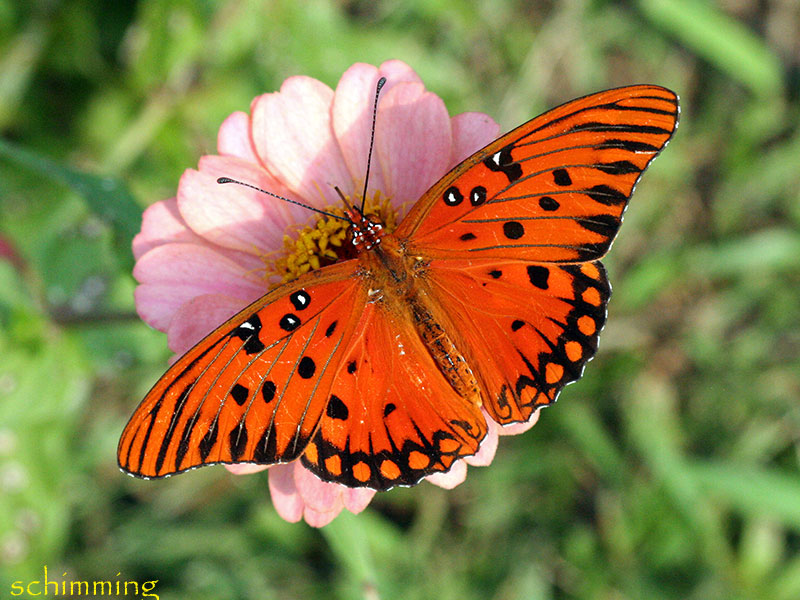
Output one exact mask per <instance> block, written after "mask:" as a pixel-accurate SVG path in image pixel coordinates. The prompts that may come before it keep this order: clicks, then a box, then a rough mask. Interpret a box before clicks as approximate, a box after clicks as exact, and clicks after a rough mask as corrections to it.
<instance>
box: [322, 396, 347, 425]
mask: <svg viewBox="0 0 800 600" xmlns="http://www.w3.org/2000/svg"><path fill="white" fill-rule="evenodd" d="M325 414H326V415H328V416H329V417H330V418H331V419H337V420H339V421H346V420H347V417H349V416H350V411H349V410H348V408H347V405H346V404H345V403H344V402H342V399H341V398H339V396H337V395H336V394H331V399H330V400H328V407H327V408H326V409H325Z"/></svg>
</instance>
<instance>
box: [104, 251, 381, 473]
mask: <svg viewBox="0 0 800 600" xmlns="http://www.w3.org/2000/svg"><path fill="white" fill-rule="evenodd" d="M356 265H357V261H352V260H351V261H346V262H343V263H339V264H337V265H333V266H331V267H327V268H325V269H321V270H318V271H314V272H311V273H309V274H307V275H304V276H303V277H300V278H299V279H297V280H295V281H294V282H291V283H289V284H286V285H284V286H281V287H280V288H277V289H276V290H274V291H272V292H270V293H269V294H267V295H266V296H264V297H262V298H261V299H259V300H257V301H256V302H255V303H253V304H251V305H250V306H248V307H247V308H245V309H244V310H242V311H241V312H240V313H238V314H237V315H235V316H234V317H232V318H231V319H230V320H228V321H227V322H225V323H224V324H222V325H220V326H219V327H218V328H217V329H216V330H215V331H213V332H212V333H211V334H209V335H208V336H206V337H205V338H204V339H203V340H202V341H200V342H199V343H198V344H197V345H196V346H194V348H192V349H191V350H189V352H187V353H186V354H185V355H183V356H182V357H181V358H180V359H179V360H178V361H177V362H176V363H175V364H174V365H172V366H171V367H170V369H169V370H168V371H167V372H166V374H165V375H164V376H163V377H162V378H161V379H160V380H159V381H158V383H156V385H155V386H154V387H153V389H151V390H150V392H149V393H148V394H147V396H146V397H145V398H144V400H143V401H142V403H141V404H140V405H139V407H138V408H137V410H136V412H135V413H134V415H133V416H132V417H131V420H130V421H129V423H128V425H127V426H126V427H125V430H124V431H123V433H122V437H121V438H120V442H119V448H118V461H119V465H120V467H121V468H122V469H123V470H124V471H127V472H128V473H130V474H132V475H137V476H141V477H163V476H165V475H170V474H173V473H180V472H182V471H185V470H187V469H191V468H194V467H198V466H202V465H206V464H213V463H242V462H252V463H259V464H271V463H279V462H288V461H290V460H293V459H295V458H297V457H298V456H299V455H300V454H301V453H302V452H303V451H304V450H305V447H306V445H307V444H308V441H309V440H310V439H311V437H312V436H313V434H314V432H315V431H316V430H317V427H318V426H319V421H320V418H321V417H322V414H323V413H324V411H325V408H326V406H327V403H328V398H329V395H330V394H329V392H328V390H329V389H330V387H331V385H332V384H333V379H334V377H335V376H336V372H337V367H338V365H339V362H340V361H341V360H342V357H343V355H344V351H345V349H346V348H347V347H348V344H347V341H348V340H349V339H350V336H351V335H352V333H353V330H354V328H355V326H356V324H357V323H358V314H359V312H360V308H359V307H363V306H364V303H365V302H366V300H365V297H366V290H365V288H364V286H363V285H361V282H360V281H359V280H358V278H357V277H356V275H355V272H356Z"/></svg>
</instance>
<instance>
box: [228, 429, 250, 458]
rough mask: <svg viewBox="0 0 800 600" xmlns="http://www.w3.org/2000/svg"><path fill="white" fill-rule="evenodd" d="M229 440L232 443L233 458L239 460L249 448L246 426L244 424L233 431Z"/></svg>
mask: <svg viewBox="0 0 800 600" xmlns="http://www.w3.org/2000/svg"><path fill="white" fill-rule="evenodd" d="M228 440H229V442H230V451H231V458H232V459H233V460H239V458H240V457H241V456H242V454H244V451H245V448H246V447H247V428H246V427H245V426H244V422H241V423H239V425H237V426H236V427H234V428H233V429H231V433H230V436H228Z"/></svg>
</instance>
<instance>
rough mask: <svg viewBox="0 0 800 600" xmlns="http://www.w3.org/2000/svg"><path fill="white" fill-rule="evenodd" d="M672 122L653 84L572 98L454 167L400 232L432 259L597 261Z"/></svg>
mask: <svg viewBox="0 0 800 600" xmlns="http://www.w3.org/2000/svg"><path fill="white" fill-rule="evenodd" d="M677 118H678V104H677V96H676V95H675V94H674V93H673V92H671V91H669V90H667V89H664V88H661V87H658V86H649V85H641V86H631V87H627V88H619V89H615V90H608V91H605V92H600V93H597V94H593V95H591V96H586V97H584V98H581V99H578V100H574V101H572V102H568V103H567V104H564V105H562V106H560V107H558V108H556V109H553V110H551V111H549V112H547V113H545V114H544V115H542V116H540V117H537V118H535V119H533V120H531V121H529V122H528V123H526V124H524V125H522V126H520V127H518V128H517V129H514V130H513V131H511V132H509V133H507V134H506V135H504V136H503V137H501V138H499V139H498V140H496V141H495V142H493V143H491V144H489V145H488V146H487V147H486V148H484V149H483V150H480V151H479V152H477V153H476V154H474V155H473V156H472V157H470V158H468V159H467V160H465V161H464V162H463V163H461V164H460V165H458V166H457V167H456V168H455V169H453V171H451V172H450V173H449V174H448V175H446V176H445V177H444V178H442V180H441V181H439V182H438V183H437V184H436V185H434V186H433V187H432V188H431V189H430V190H429V191H428V192H427V193H426V194H425V196H424V197H423V198H422V199H421V200H420V201H419V202H418V203H417V204H416V205H415V206H414V208H413V209H412V211H411V213H409V215H408V217H407V218H406V220H405V221H403V223H402V224H401V225H400V227H399V228H398V230H397V232H396V233H397V235H398V237H404V238H408V240H409V249H410V251H411V252H418V253H419V254H421V255H425V256H429V257H432V258H433V257H456V258H460V257H465V256H469V257H471V258H490V257H491V258H514V259H525V260H531V261H538V262H578V261H581V262H582V261H590V260H595V259H597V258H600V257H601V256H603V254H605V252H606V251H607V250H608V247H609V246H610V244H611V241H612V240H613V238H614V236H615V235H616V233H617V230H618V229H619V225H620V223H621V220H622V214H623V212H624V210H625V207H626V206H627V203H628V199H629V198H630V196H631V193H632V192H633V188H634V186H635V184H636V182H637V181H638V179H639V177H640V176H641V174H642V172H643V171H644V169H645V168H646V167H647V165H648V164H649V163H650V161H651V160H652V159H653V158H655V156H656V155H657V154H658V152H660V151H661V149H662V148H663V147H664V146H665V145H666V143H667V142H668V141H669V139H670V137H671V136H672V134H673V132H674V131H675V127H676V124H677Z"/></svg>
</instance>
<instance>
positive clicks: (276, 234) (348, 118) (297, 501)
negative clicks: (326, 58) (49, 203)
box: [133, 60, 538, 527]
mask: <svg viewBox="0 0 800 600" xmlns="http://www.w3.org/2000/svg"><path fill="white" fill-rule="evenodd" d="M381 76H383V77H385V78H386V79H387V83H386V85H385V87H384V89H383V92H382V95H381V98H380V103H379V105H378V114H377V126H376V131H375V156H374V160H373V163H372V169H371V173H370V179H369V182H370V186H369V191H368V194H367V210H368V211H370V210H371V211H373V212H376V213H378V214H379V215H380V217H381V218H382V219H383V222H384V223H386V224H387V226H390V225H391V224H392V223H395V222H397V221H399V220H400V219H401V218H402V216H403V215H404V213H405V211H406V209H407V208H408V207H410V206H411V205H412V204H413V203H414V202H416V200H417V199H418V198H419V197H420V196H421V195H422V194H423V193H424V192H425V191H426V190H427V189H428V188H429V187H430V186H431V185H432V184H433V183H435V182H436V180H437V179H439V177H441V176H442V175H444V174H445V173H446V172H447V171H448V170H449V169H450V168H451V167H453V166H454V165H456V164H457V163H459V162H460V161H462V160H463V159H464V158H466V157H467V156H469V155H470V154H472V153H473V152H475V151H476V150H478V149H479V148H481V147H483V146H485V145H486V144H488V143H489V142H491V141H492V140H493V139H495V138H496V137H497V134H498V125H497V124H496V123H495V122H494V121H493V120H492V119H491V118H490V117H488V116H487V115H484V114H481V113H465V114H461V115H457V116H454V117H450V116H449V115H448V113H447V109H446V108H445V106H444V103H443V102H442V100H441V99H440V98H439V97H437V96H436V95H435V94H433V93H432V92H429V91H427V90H426V89H425V86H424V85H423V84H422V82H421V80H420V78H419V76H418V75H417V74H416V73H415V72H414V71H413V70H412V69H411V68H410V67H409V66H408V65H406V64H404V63H403V62H400V61H397V60H392V61H388V62H385V63H383V64H382V65H381V66H380V67H378V68H376V67H374V66H372V65H366V64H355V65H353V66H352V67H350V68H349V69H348V70H347V71H346V72H345V73H344V75H343V76H342V78H341V80H340V81H339V84H338V86H337V87H336V90H335V91H334V90H331V89H330V88H329V87H327V86H326V85H325V84H323V83H321V82H319V81H317V80H316V79H312V78H310V77H300V76H298V77H290V78H289V79H287V80H286V81H285V82H284V83H283V85H282V86H281V90H280V92H276V93H271V94H264V95H262V96H259V97H257V98H256V99H255V100H253V102H252V104H251V107H250V114H247V113H244V112H236V113H234V114H232V115H231V116H230V117H228V118H227V119H226V120H225V122H224V123H223V124H222V127H220V131H219V137H218V144H217V145H218V152H219V154H217V155H213V156H204V157H203V158H201V159H200V163H199V166H198V168H197V170H194V169H188V170H187V171H186V172H185V173H184V174H183V176H182V177H181V180H180V183H179V185H178V193H177V197H175V198H170V199H168V200H164V201H161V202H157V203H156V204H153V205H152V206H150V207H149V208H148V209H147V210H146V211H145V213H144V217H143V221H142V230H141V232H140V233H139V234H138V235H137V236H136V238H135V239H134V241H133V252H134V255H135V257H136V267H135V268H134V277H135V278H136V279H137V281H138V282H139V286H138V287H137V289H136V294H135V298H136V308H137V310H138V312H139V315H140V316H141V317H142V319H144V320H145V321H146V322H147V323H148V324H150V325H152V326H153V327H155V328H156V329H159V330H161V331H164V332H166V333H167V341H168V344H169V347H170V349H171V350H173V351H174V352H176V353H177V354H181V353H183V352H185V351H187V350H188V349H189V348H191V346H193V345H194V344H195V343H196V342H198V341H199V340H200V339H201V338H202V337H203V336H204V335H206V334H207V333H208V332H209V331H211V330H212V329H213V328H214V327H215V326H217V325H218V324H219V323H222V322H223V321H225V320H226V319H228V318H229V317H230V316H232V315H233V314H235V313H236V312H238V311H239V310H241V309H242V308H244V307H245V306H246V305H248V304H249V303H251V302H252V301H254V300H256V299H257V298H258V297H260V296H262V295H263V294H265V293H266V292H267V291H268V290H269V289H270V288H271V287H273V286H274V285H275V284H277V283H279V282H281V281H282V280H286V279H290V278H292V277H296V276H297V275H299V274H300V273H302V272H303V271H305V270H308V269H311V268H316V267H318V266H320V265H321V264H325V263H327V262H332V261H334V260H336V259H337V258H338V257H339V256H338V255H337V252H336V251H337V249H338V248H337V243H339V242H340V241H341V240H342V239H343V237H344V230H341V231H339V232H331V231H329V229H330V223H329V221H334V220H333V219H327V220H326V218H324V217H323V218H322V219H320V217H319V215H318V214H316V213H313V212H311V211H309V210H307V209H304V208H301V207H298V206H295V205H292V204H289V203H287V202H282V201H280V200H277V199H275V198H273V197H271V196H268V195H266V194H262V193H259V192H257V191H254V190H252V189H248V188H245V187H242V186H238V185H219V184H218V183H217V182H216V180H217V178H218V177H223V176H225V177H230V178H233V179H238V180H241V181H245V182H247V183H250V184H253V185H256V186H258V187H260V188H263V189H265V190H268V191H270V192H273V193H275V194H279V195H281V196H285V197H287V198H291V199H294V200H297V201H299V202H302V203H305V204H308V205H311V206H314V207H317V208H320V209H324V210H338V211H341V208H342V206H341V199H340V198H339V196H338V195H337V193H336V191H335V189H334V186H338V187H339V189H340V190H341V191H342V192H343V193H344V194H345V195H346V196H348V197H350V198H353V199H355V200H356V201H358V200H360V194H361V188H362V187H363V184H364V176H365V170H366V164H367V152H368V148H369V140H370V128H371V125H372V106H373V99H374V95H375V86H376V84H377V81H378V79H379V78H380V77H381ZM354 203H355V202H354ZM537 415H538V411H537V412H535V413H534V415H533V417H532V419H531V421H530V422H529V423H523V424H519V425H514V426H511V427H505V428H501V427H499V426H498V425H496V424H495V423H494V421H492V420H491V419H490V418H489V417H488V416H487V417H486V419H487V422H488V424H489V433H488V435H487V436H486V439H485V440H484V441H483V443H482V445H481V447H480V450H479V452H478V453H477V454H476V455H474V456H471V457H468V458H466V459H464V460H460V461H457V462H456V463H455V464H454V465H453V467H452V468H451V469H450V471H449V472H447V473H440V474H435V475H431V476H430V477H428V480H429V481H431V482H432V483H434V484H436V485H439V486H442V487H445V488H452V487H455V486H456V485H458V484H459V483H461V482H462V481H463V480H464V478H465V477H466V471H467V464H471V465H487V464H489V463H490V462H491V461H492V459H493V457H494V453H495V450H496V448H497V439H498V434H500V433H502V434H514V433H520V432H521V431H524V430H525V429H528V428H529V427H531V426H532V425H533V423H534V422H535V420H536V417H537ZM227 468H228V470H229V471H231V472H233V473H237V474H243V473H252V472H255V471H258V470H262V469H265V468H269V489H270V493H271V496H272V501H273V503H274V504H275V508H276V510H277V511H278V514H280V515H281V517H283V518H284V519H286V520H287V521H291V522H296V521H299V520H301V519H305V520H306V522H307V523H308V524H309V525H312V526H315V527H321V526H323V525H325V524H327V523H329V522H330V521H331V520H332V519H333V518H334V517H336V515H337V514H339V512H341V510H342V508H347V509H348V510H349V511H351V512H353V513H358V512H360V511H362V510H363V509H364V508H365V507H366V506H367V504H369V502H370V500H371V499H372V497H373V495H374V494H375V491H374V490H370V489H364V488H356V489H353V488H348V487H345V486H342V485H339V484H336V483H327V482H323V481H321V480H320V479H318V478H317V477H316V475H314V474H312V473H311V472H310V471H308V470H307V469H306V468H305V467H304V466H303V465H302V464H301V462H300V461H299V460H298V461H294V462H292V463H289V464H280V465H272V466H270V467H265V466H258V465H250V464H246V465H230V466H227Z"/></svg>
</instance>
